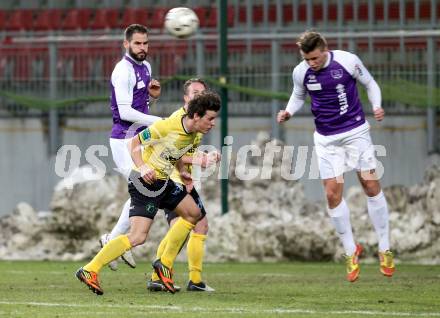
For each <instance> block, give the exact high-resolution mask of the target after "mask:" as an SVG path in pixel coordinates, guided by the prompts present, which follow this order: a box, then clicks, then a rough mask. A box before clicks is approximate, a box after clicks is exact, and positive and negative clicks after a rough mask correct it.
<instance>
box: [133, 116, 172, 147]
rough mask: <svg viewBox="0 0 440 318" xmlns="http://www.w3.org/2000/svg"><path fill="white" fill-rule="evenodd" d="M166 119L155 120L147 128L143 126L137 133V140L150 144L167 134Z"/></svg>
mask: <svg viewBox="0 0 440 318" xmlns="http://www.w3.org/2000/svg"><path fill="white" fill-rule="evenodd" d="M167 122H168V119H163V120H159V121H157V122H155V123H154V124H153V125H151V126H150V127H148V128H145V129H144V130H142V131H141V132H140V133H139V135H138V136H139V140H140V142H141V144H142V145H150V144H151V143H153V142H154V141H157V140H159V139H160V138H163V137H165V136H166V135H167Z"/></svg>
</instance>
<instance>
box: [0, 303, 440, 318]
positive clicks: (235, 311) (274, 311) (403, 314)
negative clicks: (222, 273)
mask: <svg viewBox="0 0 440 318" xmlns="http://www.w3.org/2000/svg"><path fill="white" fill-rule="evenodd" d="M0 305H13V306H15V305H27V306H39V307H70V308H90V304H84V305H81V304H61V303H45V302H41V303H40V302H17V301H0ZM93 307H95V308H96V307H99V308H127V309H133V308H137V309H143V310H146V309H147V310H148V309H150V310H151V312H152V313H153V312H164V311H165V312H166V311H168V312H178V313H191V312H203V313H225V314H228V313H229V314H265V313H266V314H310V315H313V314H315V315H316V314H322V315H324V314H326V315H364V316H391V317H392V316H394V317H440V312H424V313H411V312H396V311H390V312H386V311H370V310H333V311H329V310H326V311H319V310H311V309H283V308H273V309H261V310H258V309H247V308H240V307H229V308H209V307H187V308H186V307H180V306H158V305H118V304H93Z"/></svg>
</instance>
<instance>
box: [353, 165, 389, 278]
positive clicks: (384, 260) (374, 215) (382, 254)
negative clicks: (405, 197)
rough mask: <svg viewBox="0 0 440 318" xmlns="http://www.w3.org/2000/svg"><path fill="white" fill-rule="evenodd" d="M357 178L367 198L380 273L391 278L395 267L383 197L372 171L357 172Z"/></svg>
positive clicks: (387, 215) (387, 214) (386, 210)
mask: <svg viewBox="0 0 440 318" xmlns="http://www.w3.org/2000/svg"><path fill="white" fill-rule="evenodd" d="M358 178H359V181H360V183H361V185H362V188H363V189H364V192H365V194H366V195H367V197H368V198H367V207H368V214H369V216H370V220H371V223H372V224H373V227H374V230H375V231H376V234H377V240H378V243H379V259H380V271H381V272H382V274H383V275H385V276H392V275H393V273H394V270H395V266H394V256H393V253H392V252H391V251H390V232H389V212H388V204H387V201H386V198H385V195H384V193H383V191H382V189H381V186H380V183H379V181H378V180H377V177H376V174H375V171H374V170H370V171H363V172H358Z"/></svg>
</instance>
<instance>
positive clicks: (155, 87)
mask: <svg viewBox="0 0 440 318" xmlns="http://www.w3.org/2000/svg"><path fill="white" fill-rule="evenodd" d="M160 90H161V87H160V83H159V81H158V80H155V79H152V80H151V81H150V83H149V84H148V93H149V94H150V96H151V97H153V98H159V96H160Z"/></svg>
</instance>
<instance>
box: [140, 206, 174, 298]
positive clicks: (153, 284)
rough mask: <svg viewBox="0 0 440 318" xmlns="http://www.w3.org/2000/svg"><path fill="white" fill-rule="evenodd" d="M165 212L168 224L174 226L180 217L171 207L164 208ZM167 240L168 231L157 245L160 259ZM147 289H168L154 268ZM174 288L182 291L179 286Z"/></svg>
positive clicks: (157, 256)
mask: <svg viewBox="0 0 440 318" xmlns="http://www.w3.org/2000/svg"><path fill="white" fill-rule="evenodd" d="M164 214H165V217H166V219H167V223H168V225H169V226H170V227H171V226H173V224H174V223H175V222H176V221H177V218H178V215H177V214H176V212H174V211H171V210H169V209H164ZM167 242H168V232H167V234H166V235H165V237H164V238H163V239H162V241H160V243H159V246H158V247H157V251H156V259H160V257H161V256H162V254H163V251H164V250H165V246H166V245H167ZM147 289H148V290H149V291H152V292H156V291H167V289H166V287H165V286H164V285H163V284H162V282H161V281H160V278H159V276H158V275H157V273H156V272H155V271H154V270H153V272H152V274H151V278H150V280H148V281H147ZM174 289H175V290H176V292H178V291H180V287H179V286H176V285H174Z"/></svg>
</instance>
